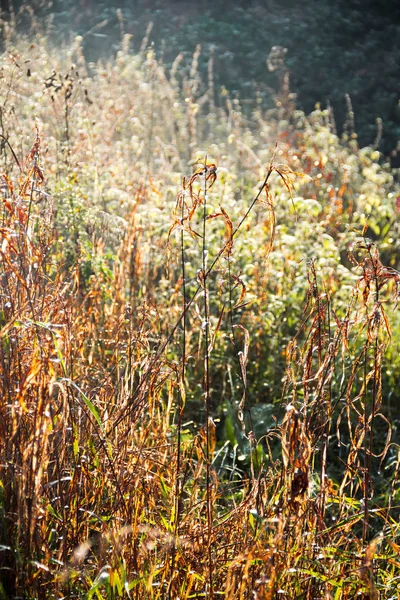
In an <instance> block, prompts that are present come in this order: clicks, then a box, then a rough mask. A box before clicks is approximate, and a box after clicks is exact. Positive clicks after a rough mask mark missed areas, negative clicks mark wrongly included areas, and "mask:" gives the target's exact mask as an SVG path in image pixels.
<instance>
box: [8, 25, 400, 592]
mask: <svg viewBox="0 0 400 600" xmlns="http://www.w3.org/2000/svg"><path fill="white" fill-rule="evenodd" d="M32 27H33V33H31V34H30V35H29V36H26V37H24V36H22V35H20V34H16V33H15V30H14V29H13V26H12V23H11V22H9V21H4V22H3V23H2V32H3V46H4V48H5V51H4V53H3V54H2V56H1V59H0V61H1V62H0V73H1V81H2V85H1V92H0V139H1V146H0V163H1V173H2V174H1V180H0V187H1V227H0V232H1V240H0V262H1V290H0V333H1V345H0V361H1V367H0V368H1V377H0V386H1V396H0V398H1V401H0V402H1V403H0V411H1V418H0V428H1V436H0V453H1V461H0V519H1V529H0V534H1V540H0V597H1V598H2V599H6V598H17V597H19V598H32V599H33V598H38V599H41V598H54V599H55V598H57V599H59V598H71V599H72V598H88V599H90V598H93V599H96V598H98V599H102V598H107V599H111V598H132V599H138V600H141V599H144V598H149V599H150V598H151V599H153V598H154V599H166V598H169V599H178V598H179V599H188V598H209V599H213V598H219V597H225V598H227V599H231V600H234V599H258V600H272V599H275V598H280V599H282V600H293V599H295V598H298V599H304V600H306V599H307V600H313V599H318V598H321V599H325V600H328V599H332V600H341V599H343V600H345V599H346V600H350V599H354V598H360V599H363V600H376V599H379V598H382V599H383V598H385V599H393V600H394V599H395V598H398V597H399V592H400V559H399V550H400V525H399V516H400V511H399V508H400V482H399V469H400V452H399V450H400V448H399V426H400V408H399V402H398V400H399V384H400V317H399V313H398V311H397V303H398V286H399V282H400V274H399V272H398V271H397V270H396V268H397V267H398V262H399V251H400V248H399V246H400V224H399V223H400V221H399V211H400V199H399V198H400V195H399V194H400V192H399V183H398V179H396V174H395V173H394V171H391V169H390V167H389V165H388V164H387V162H386V159H385V158H384V156H382V155H381V154H380V152H379V150H378V149H377V147H376V146H375V147H374V146H369V147H363V148H360V147H359V145H358V142H357V137H356V135H355V131H354V122H353V119H354V115H353V114H352V111H351V103H350V99H349V101H348V105H349V114H348V118H347V123H346V128H345V133H344V134H343V135H342V136H341V137H338V135H337V134H336V130H335V126H334V118H333V115H332V112H331V111H330V110H321V109H320V108H319V107H316V109H315V110H314V111H313V112H312V113H311V114H305V113H304V112H302V111H300V110H298V109H297V108H296V105H295V102H294V98H293V96H292V95H291V92H290V88H289V85H288V78H287V76H286V73H283V75H282V78H281V81H280V86H279V89H277V91H276V94H275V97H274V103H275V107H274V108H272V109H270V110H265V109H264V108H263V106H262V103H261V102H259V103H258V104H257V102H255V104H254V108H253V109H252V111H251V114H248V111H247V112H246V113H245V112H244V111H243V109H242V105H241V103H240V101H239V100H238V99H237V98H231V96H230V94H229V92H228V91H226V90H223V91H222V92H221V91H220V89H216V87H215V85H214V60H215V55H214V54H213V53H212V52H211V53H210V54H209V55H207V61H208V67H207V77H206V78H204V77H200V75H199V69H198V64H199V60H200V57H202V60H204V56H203V55H202V49H201V47H200V46H198V47H197V48H196V50H195V52H194V54H193V56H192V57H191V59H190V61H189V62H187V61H186V60H185V58H184V57H182V56H181V55H178V56H177V58H176V60H175V62H174V63H173V65H172V67H170V66H168V67H167V66H165V65H164V63H163V62H162V60H161V59H159V58H158V57H157V56H156V53H155V51H154V49H153V48H152V47H151V46H150V45H149V40H148V37H146V36H145V37H144V39H143V42H142V45H141V48H140V50H139V51H137V52H133V51H132V50H131V47H130V42H131V40H130V37H129V35H124V36H123V37H122V41H121V44H120V49H119V50H118V52H117V54H116V56H115V57H114V58H110V59H108V60H103V61H99V62H97V63H88V62H87V60H86V59H85V56H84V53H83V50H82V38H81V37H76V38H75V40H74V41H73V43H72V44H70V45H68V46H65V47H62V48H60V47H58V48H56V47H54V46H52V44H51V43H50V42H49V41H48V40H47V39H46V36H44V35H42V34H39V33H38V30H37V29H35V19H34V15H33V16H32Z"/></svg>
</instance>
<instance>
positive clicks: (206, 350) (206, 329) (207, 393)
mask: <svg viewBox="0 0 400 600" xmlns="http://www.w3.org/2000/svg"><path fill="white" fill-rule="evenodd" d="M206 223H207V160H205V161H204V187H203V241H202V273H201V279H202V281H201V283H202V286H203V300H204V301H203V311H204V314H203V316H204V323H203V329H204V345H203V347H204V357H203V358H204V373H203V378H204V379H203V387H204V402H205V409H206V411H205V412H206V423H205V433H206V452H205V455H206V504H207V552H208V586H209V598H210V599H211V600H212V598H213V597H214V592H213V563H212V546H211V544H212V526H213V506H212V490H211V456H210V419H211V411H210V408H211V407H210V405H211V397H210V356H209V339H210V309H209V302H208V283H207V278H206V277H205V273H206V270H207V255H208V249H207V237H206V235H207V227H206Z"/></svg>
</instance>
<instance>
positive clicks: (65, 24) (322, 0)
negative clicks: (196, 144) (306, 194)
mask: <svg viewBox="0 0 400 600" xmlns="http://www.w3.org/2000/svg"><path fill="white" fill-rule="evenodd" d="M29 4H30V6H31V7H33V8H34V11H35V13H36V14H37V15H39V16H40V17H41V19H39V21H40V22H41V23H42V27H43V28H45V27H46V23H48V24H50V27H51V28H52V31H53V37H54V39H56V40H60V39H61V38H62V37H64V38H66V39H68V38H69V37H70V35H71V33H70V32H71V31H72V32H74V33H77V34H80V35H83V36H84V47H85V52H86V55H87V57H88V59H89V60H91V61H94V60H97V59H98V58H99V57H105V56H107V54H109V53H112V52H115V51H116V50H117V49H118V44H119V42H120V39H121V33H130V34H132V36H133V46H134V48H135V49H136V50H137V49H139V48H140V45H141V42H142V40H143V38H144V36H145V32H146V27H147V25H148V24H149V23H150V22H152V23H153V28H152V31H151V33H150V35H149V43H153V44H154V47H155V50H156V52H157V55H158V56H161V55H162V56H163V60H164V61H165V62H166V63H167V64H172V62H173V60H174V58H175V57H176V56H177V54H178V53H180V52H182V53H183V54H184V63H185V64H187V65H190V60H191V56H192V54H193V51H194V49H195V47H196V45H197V44H201V46H202V54H201V56H200V59H199V68H200V71H203V72H204V74H206V69H207V63H208V58H209V52H210V49H212V51H213V54H214V64H215V73H214V78H215V84H216V90H220V89H221V87H222V86H224V87H226V88H227V89H228V90H229V91H230V92H231V93H233V94H234V95H235V94H237V95H238V96H239V97H240V98H241V99H242V100H245V101H249V100H254V99H255V98H256V97H258V98H259V100H261V101H262V102H263V104H264V105H265V106H271V105H272V103H273V102H274V93H275V92H276V91H277V90H278V89H279V86H280V81H281V76H282V72H283V71H282V68H283V69H288V72H289V73H290V86H291V90H292V92H294V93H295V94H296V96H297V105H298V107H299V108H302V109H304V110H305V111H307V112H310V111H312V110H313V108H314V106H315V104H316V103H321V104H322V106H326V105H327V103H329V104H330V105H331V106H332V108H333V111H334V115H335V119H336V123H337V127H338V130H339V132H342V131H343V128H344V126H345V123H346V118H347V115H348V111H349V106H350V105H349V102H346V94H348V95H349V97H350V99H351V103H352V107H353V110H354V115H355V131H356V133H357V135H358V140H359V143H360V145H361V146H364V145H370V144H373V143H374V142H375V141H376V142H377V143H378V144H379V149H380V150H381V151H383V152H384V153H385V154H386V155H390V154H392V160H393V164H394V165H396V164H397V159H396V157H395V148H396V145H397V143H398V140H400V101H399V99H400V44H399V43H398V40H399V39H400V2H399V1H398V0H385V2H377V1H376V0H336V1H335V2H331V1H328V0H302V2H301V3H300V2H295V1H294V0H251V1H244V0H237V1H231V2H229V3H228V2H226V1H225V0H212V1H211V0H199V1H198V2H196V3H192V2H186V1H180V0H174V1H170V2H166V1H162V0H116V1H115V2H104V1H100V2H95V1H94V0H71V1H70V2H68V3H66V2H65V1H62V0H53V1H52V2H49V1H48V0H32V1H31V2H30V3H29ZM1 6H2V8H3V11H6V13H7V12H10V7H11V10H13V11H14V13H15V14H16V15H17V17H16V18H17V21H18V22H19V23H20V25H21V26H25V27H29V20H30V17H29V13H28V11H26V10H25V11H24V10H23V8H22V6H23V2H21V1H16V0H3V1H2V2H1ZM4 14H5V13H4ZM273 46H281V47H283V48H286V49H287V52H286V53H285V54H284V59H285V60H284V63H285V64H284V65H283V66H282V68H281V69H277V70H275V71H271V70H269V69H268V67H267V57H268V55H269V53H270V50H271V48H272V47H273ZM188 68H189V66H188ZM250 104H251V103H250ZM245 105H246V102H245ZM247 105H249V103H248V102H247ZM377 119H381V120H382V138H380V125H377ZM399 164H400V163H399Z"/></svg>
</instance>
